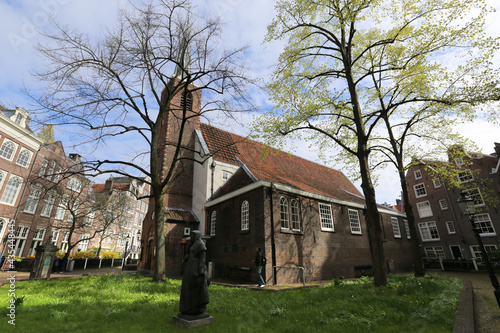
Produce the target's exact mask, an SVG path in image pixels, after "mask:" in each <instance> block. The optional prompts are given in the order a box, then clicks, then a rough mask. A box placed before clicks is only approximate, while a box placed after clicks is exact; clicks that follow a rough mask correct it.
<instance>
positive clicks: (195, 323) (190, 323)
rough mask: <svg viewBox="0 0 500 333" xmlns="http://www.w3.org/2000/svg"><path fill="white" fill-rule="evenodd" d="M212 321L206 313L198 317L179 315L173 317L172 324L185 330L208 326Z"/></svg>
mask: <svg viewBox="0 0 500 333" xmlns="http://www.w3.org/2000/svg"><path fill="white" fill-rule="evenodd" d="M213 321H214V317H212V316H211V315H209V314H208V313H206V312H203V313H202V314H199V315H186V314H182V313H179V314H178V315H177V316H174V323H176V324H177V325H179V326H182V327H185V328H192V327H200V326H204V325H208V324H210V323H211V322H213Z"/></svg>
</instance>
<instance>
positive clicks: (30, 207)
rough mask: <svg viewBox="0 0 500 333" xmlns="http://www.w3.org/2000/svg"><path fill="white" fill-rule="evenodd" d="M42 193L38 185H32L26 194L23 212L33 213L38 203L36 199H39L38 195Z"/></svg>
mask: <svg viewBox="0 0 500 333" xmlns="http://www.w3.org/2000/svg"><path fill="white" fill-rule="evenodd" d="M41 194H42V189H41V188H40V187H38V186H35V185H34V186H32V187H31V191H30V194H29V195H28V200H26V205H25V207H24V212H25V213H28V214H35V212H36V206H37V205H38V200H40V195H41Z"/></svg>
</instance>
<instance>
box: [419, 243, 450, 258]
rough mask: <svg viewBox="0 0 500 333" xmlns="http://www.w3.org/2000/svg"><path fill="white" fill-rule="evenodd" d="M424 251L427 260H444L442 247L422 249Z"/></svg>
mask: <svg viewBox="0 0 500 333" xmlns="http://www.w3.org/2000/svg"><path fill="white" fill-rule="evenodd" d="M424 250H425V255H426V256H427V258H432V259H445V258H446V256H445V255H444V251H443V247H442V246H429V247H426V248H424Z"/></svg>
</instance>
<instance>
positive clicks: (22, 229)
mask: <svg viewBox="0 0 500 333" xmlns="http://www.w3.org/2000/svg"><path fill="white" fill-rule="evenodd" d="M29 231H30V227H27V226H23V225H20V226H18V227H17V230H16V235H15V236H14V243H15V244H14V255H15V256H16V257H20V256H21V255H22V254H23V251H24V246H25V245H26V240H27V239H28V234H29Z"/></svg>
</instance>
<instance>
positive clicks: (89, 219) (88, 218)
mask: <svg viewBox="0 0 500 333" xmlns="http://www.w3.org/2000/svg"><path fill="white" fill-rule="evenodd" d="M94 218H95V211H94V210H92V209H89V210H88V211H87V214H85V220H84V222H83V223H84V224H85V225H86V226H87V227H91V226H92V225H93V224H94Z"/></svg>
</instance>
